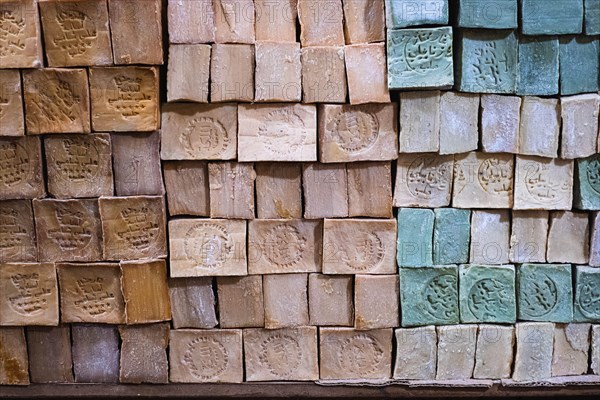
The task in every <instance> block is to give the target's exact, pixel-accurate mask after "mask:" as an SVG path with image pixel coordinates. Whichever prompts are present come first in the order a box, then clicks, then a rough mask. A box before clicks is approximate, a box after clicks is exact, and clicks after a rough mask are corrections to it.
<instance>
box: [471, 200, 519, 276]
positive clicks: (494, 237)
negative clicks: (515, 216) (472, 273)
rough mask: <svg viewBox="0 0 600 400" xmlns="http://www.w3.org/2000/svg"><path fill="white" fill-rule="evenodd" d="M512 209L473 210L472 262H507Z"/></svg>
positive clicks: (494, 263)
mask: <svg viewBox="0 0 600 400" xmlns="http://www.w3.org/2000/svg"><path fill="white" fill-rule="evenodd" d="M509 241H510V211H509V210H498V211H491V210H483V211H473V213H472V217H471V251H470V254H471V255H470V262H471V264H484V265H487V264H490V265H496V264H507V263H508V254H509Z"/></svg>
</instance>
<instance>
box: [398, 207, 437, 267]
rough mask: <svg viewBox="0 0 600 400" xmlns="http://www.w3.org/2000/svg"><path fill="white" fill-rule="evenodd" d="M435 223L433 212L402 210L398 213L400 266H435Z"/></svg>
mask: <svg viewBox="0 0 600 400" xmlns="http://www.w3.org/2000/svg"><path fill="white" fill-rule="evenodd" d="M433 223H434V214H433V211H431V210H420V209H412V208H401V209H400V211H398V246H397V247H398V251H397V256H396V257H397V259H398V265H399V266H401V267H421V266H428V265H433Z"/></svg>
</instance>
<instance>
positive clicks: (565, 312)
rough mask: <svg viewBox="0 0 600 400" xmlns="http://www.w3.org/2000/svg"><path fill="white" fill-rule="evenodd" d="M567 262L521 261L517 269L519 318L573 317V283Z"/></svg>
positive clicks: (551, 319)
mask: <svg viewBox="0 0 600 400" xmlns="http://www.w3.org/2000/svg"><path fill="white" fill-rule="evenodd" d="M571 276H572V275H571V265H570V264H523V265H521V266H520V267H518V269H517V298H518V302H519V320H523V321H538V322H562V323H568V322H571V321H572V320H573V303H572V299H573V282H572V278H571Z"/></svg>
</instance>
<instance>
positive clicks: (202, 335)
mask: <svg viewBox="0 0 600 400" xmlns="http://www.w3.org/2000/svg"><path fill="white" fill-rule="evenodd" d="M169 369H170V372H169V380H170V382H183V383H202V382H231V383H239V382H242V381H243V380H244V366H243V353H242V330H241V329H227V330H223V329H211V330H199V329H180V330H171V332H170V334H169Z"/></svg>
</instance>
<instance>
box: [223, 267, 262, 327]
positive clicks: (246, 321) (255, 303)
mask: <svg viewBox="0 0 600 400" xmlns="http://www.w3.org/2000/svg"><path fill="white" fill-rule="evenodd" d="M217 290H218V298H219V302H218V304H219V322H220V324H221V327H222V328H261V327H264V326H265V309H264V301H263V278H262V276H261V275H251V276H241V277H237V276H235V277H233V276H232V277H218V278H217Z"/></svg>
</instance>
